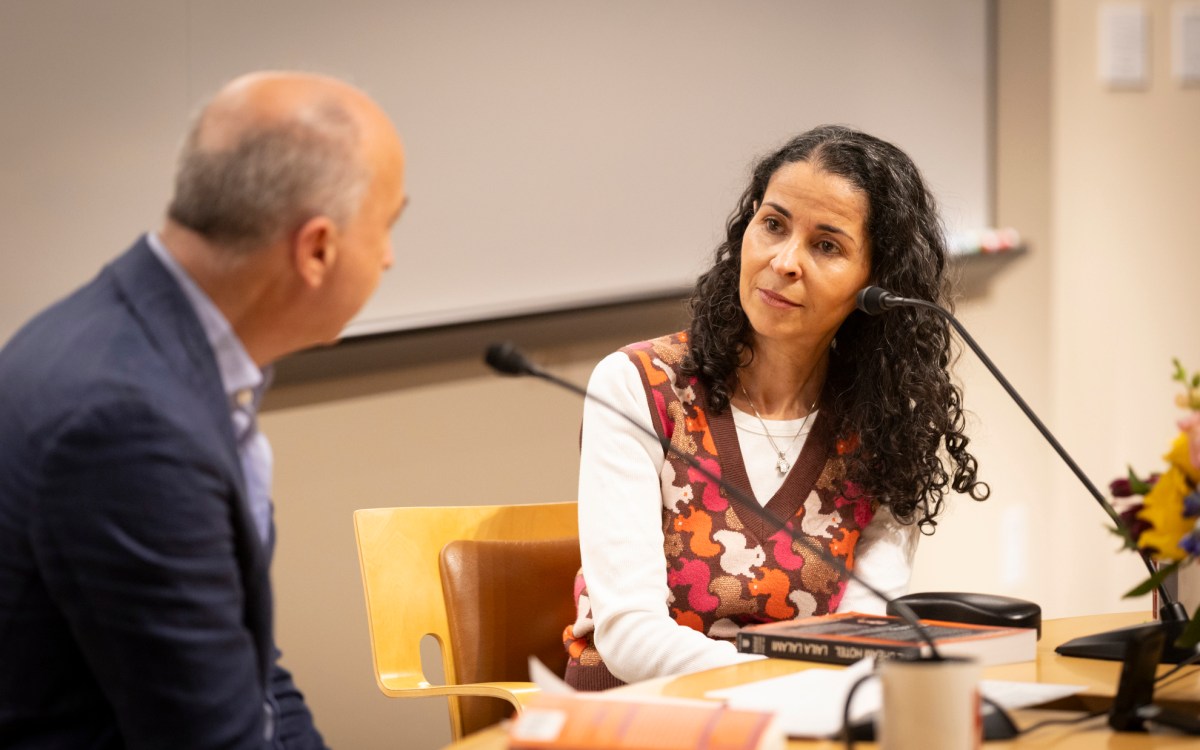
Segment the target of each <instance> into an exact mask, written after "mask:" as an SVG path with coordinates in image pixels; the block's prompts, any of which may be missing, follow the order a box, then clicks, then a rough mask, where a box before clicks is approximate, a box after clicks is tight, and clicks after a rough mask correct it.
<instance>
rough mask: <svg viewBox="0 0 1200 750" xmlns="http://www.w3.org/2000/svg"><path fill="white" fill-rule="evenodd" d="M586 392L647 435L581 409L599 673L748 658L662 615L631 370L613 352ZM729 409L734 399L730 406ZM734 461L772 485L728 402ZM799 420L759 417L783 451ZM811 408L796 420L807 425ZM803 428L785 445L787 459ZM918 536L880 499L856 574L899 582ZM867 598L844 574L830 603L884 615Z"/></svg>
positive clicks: (637, 389) (654, 448)
mask: <svg viewBox="0 0 1200 750" xmlns="http://www.w3.org/2000/svg"><path fill="white" fill-rule="evenodd" d="M588 392H589V393H590V394H593V395H595V396H597V397H599V398H600V399H603V400H604V401H606V402H608V403H609V404H611V405H613V406H614V407H616V408H617V409H618V410H620V411H621V413H623V414H627V415H629V416H630V417H632V418H633V419H634V420H635V421H636V422H637V423H638V424H640V425H642V426H643V427H645V429H646V430H648V431H649V433H650V434H645V433H643V432H642V431H640V430H637V429H635V428H634V427H633V426H632V425H630V424H629V423H628V422H627V421H626V420H625V419H623V418H622V417H620V416H618V415H616V414H613V413H612V412H611V411H609V410H608V409H606V408H604V407H603V406H600V405H598V404H596V403H595V402H593V401H591V400H589V401H587V402H586V403H585V405H584V411H583V414H584V416H583V434H582V445H581V453H580V470H579V543H580V551H581V554H582V559H583V573H584V579H585V580H586V581H587V589H588V595H589V597H590V602H589V603H590V605H591V610H592V618H593V621H594V627H595V635H594V643H595V645H596V649H597V650H598V651H599V652H600V655H601V656H602V657H603V658H604V662H605V664H606V666H607V667H608V669H609V671H610V672H612V673H613V675H614V676H616V677H617V678H619V679H621V680H623V681H625V682H636V681H638V680H645V679H650V678H652V677H660V676H664V675H672V674H683V673H686V672H693V671H697V670H701V669H709V668H713V667H720V666H725V665H728V664H733V663H735V662H739V661H745V660H748V659H753V658H758V657H753V656H748V655H745V654H739V653H738V652H737V650H736V649H735V647H734V646H733V644H732V643H728V642H726V641H719V640H714V639H712V638H709V637H708V636H706V635H704V634H703V633H700V632H698V631H696V630H693V629H692V628H689V627H685V626H682V625H679V624H677V623H676V622H675V620H674V619H672V618H671V616H670V614H669V613H668V610H667V606H666V602H667V598H668V587H667V569H666V564H665V561H664V557H663V532H662V494H661V492H662V491H661V484H660V479H659V473H660V471H661V470H662V466H663V462H664V460H665V459H664V456H663V449H662V446H661V445H660V444H659V443H658V441H657V440H655V439H654V438H653V437H651V435H653V434H654V426H653V423H652V421H651V417H650V411H649V408H648V407H647V404H646V393H645V390H644V388H643V386H642V382H641V377H640V375H639V374H638V371H637V368H636V366H635V365H634V364H633V363H632V362H631V361H630V360H629V358H628V357H627V356H626V355H625V354H623V353H621V352H616V353H614V354H611V355H609V356H608V357H606V358H605V359H604V360H602V361H601V362H600V363H599V364H598V365H597V366H596V369H595V371H594V372H593V373H592V377H591V380H590V381H589V383H588ZM731 408H732V407H731ZM733 418H734V424H735V426H736V428H737V434H738V442H739V443H740V445H741V448H742V459H743V462H744V463H745V466H746V473H747V474H748V476H749V478H750V484H751V488H752V489H753V491H754V496H755V498H757V499H759V502H761V503H765V502H766V501H767V500H769V499H770V498H771V496H772V495H774V494H775V492H776V491H777V490H778V489H779V487H780V486H781V485H782V483H783V480H784V477H783V476H781V475H780V474H779V473H778V471H777V470H776V468H775V463H776V460H777V459H778V454H776V453H775V451H774V449H773V448H772V447H771V445H770V442H769V441H768V439H767V437H766V435H765V434H763V429H762V424H761V423H759V421H758V419H757V418H756V417H755V416H754V415H752V414H746V413H744V412H741V411H740V410H738V409H736V408H734V409H733ZM802 421H803V420H799V419H798V420H787V421H768V422H767V426H768V427H769V428H770V430H771V434H772V435H786V436H788V437H782V438H781V437H776V438H775V442H776V443H777V444H779V445H780V446H781V447H782V446H783V444H784V443H785V442H787V441H789V440H791V437H790V436H791V435H795V434H796V432H797V430H798V429H799V428H800V426H801V422H802ZM813 421H815V416H814V417H812V418H811V419H810V420H809V422H808V424H806V425H805V426H804V432H805V433H807V431H808V429H809V428H810V427H811V425H812V422H813ZM804 438H805V436H804V435H801V436H800V437H799V438H798V439H796V441H795V442H794V443H793V444H792V445H791V448H790V449H789V450H788V453H787V456H788V460H789V461H790V462H791V463H793V464H795V462H796V459H797V457H798V456H799V455H800V451H801V449H802V448H803V445H804ZM919 537H920V533H919V532H918V531H917V528H916V526H915V525H908V526H905V525H901V524H899V523H898V522H897V521H896V520H895V518H894V517H893V516H892V514H891V513H890V512H889V511H888V510H887V509H886V508H885V507H881V508H880V509H879V511H878V512H877V513H876V514H875V516H874V518H873V519H872V520H871V522H870V524H868V525H867V527H866V528H865V529H863V533H862V536H861V537H860V538H859V541H858V545H857V547H856V548H855V559H856V564H855V572H856V573H857V574H858V575H860V576H862V577H863V578H864V579H866V580H867V581H869V582H870V583H871V585H872V586H875V587H876V588H878V589H880V590H881V591H883V592H884V593H885V594H887V595H888V596H889V597H895V596H900V595H903V594H904V593H906V592H907V590H908V583H909V578H910V577H911V573H912V560H913V555H914V553H915V551H916V545H917V540H918V539H919ZM883 609H884V605H883V603H882V602H880V601H879V600H877V599H876V598H875V597H874V595H873V594H871V593H870V592H869V591H867V590H866V589H865V588H864V587H862V586H861V585H859V584H858V583H856V582H854V581H850V582H849V584H848V585H847V587H846V592H845V595H844V596H843V597H842V601H841V604H840V606H839V611H859V612H872V613H881V612H883Z"/></svg>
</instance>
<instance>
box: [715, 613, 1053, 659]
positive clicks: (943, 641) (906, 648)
mask: <svg viewBox="0 0 1200 750" xmlns="http://www.w3.org/2000/svg"><path fill="white" fill-rule="evenodd" d="M920 622H921V625H922V626H923V627H924V629H925V631H926V632H927V633H928V634H929V636H930V637H931V638H933V641H934V643H936V644H937V650H938V653H940V654H941V655H942V656H972V657H975V658H976V659H978V660H979V661H980V663H981V664H983V665H984V666H987V665H991V664H1010V663H1013V662H1021V661H1032V660H1033V659H1034V657H1035V656H1036V652H1037V631H1036V630H1034V629H1032V628H1005V627H992V626H988V625H968V624H965V623H959V622H942V621H940V620H921V621H920ZM737 648H738V651H741V652H742V653H746V654H762V655H764V656H770V657H773V658H777V659H800V660H802V661H815V662H824V663H826V664H853V663H854V662H856V661H858V660H859V659H868V658H874V659H895V658H916V657H919V656H927V655H929V644H928V643H926V642H925V639H924V638H922V637H921V634H920V633H918V632H917V631H916V630H915V629H914V628H913V627H912V626H911V625H909V624H908V623H906V622H904V620H902V619H901V618H899V617H892V616H887V615H865V614H862V613H860V612H839V613H838V614H833V615H821V616H818V617H807V618H804V619H801V620H788V621H783V622H772V623H765V624H762V625H750V626H748V627H745V628H743V629H742V631H741V632H740V633H738V637H737Z"/></svg>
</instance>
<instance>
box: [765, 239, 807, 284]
mask: <svg viewBox="0 0 1200 750" xmlns="http://www.w3.org/2000/svg"><path fill="white" fill-rule="evenodd" d="M801 249H802V248H801V246H800V242H799V241H798V240H794V239H793V240H788V241H787V242H786V243H784V244H783V245H781V246H780V247H779V252H777V253H775V257H773V258H771V270H772V271H774V272H775V273H777V274H779V275H780V276H790V277H794V276H799V275H800V272H801V267H800V266H801V258H802V255H801Z"/></svg>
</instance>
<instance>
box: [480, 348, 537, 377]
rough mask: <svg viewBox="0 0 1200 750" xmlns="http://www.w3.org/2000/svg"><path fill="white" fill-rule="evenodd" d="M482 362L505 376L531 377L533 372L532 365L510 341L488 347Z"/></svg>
mask: <svg viewBox="0 0 1200 750" xmlns="http://www.w3.org/2000/svg"><path fill="white" fill-rule="evenodd" d="M483 361H484V362H486V363H487V365H488V367H491V368H492V369H493V370H495V371H496V372H499V373H503V374H505V375H532V374H533V371H534V370H533V365H532V364H530V362H529V360H528V359H526V357H525V355H524V354H522V353H521V350H520V349H518V348H517V346H516V344H514V343H513V342H511V341H501V342H499V343H495V344H491V345H490V346H488V348H487V353H486V354H484V357H483Z"/></svg>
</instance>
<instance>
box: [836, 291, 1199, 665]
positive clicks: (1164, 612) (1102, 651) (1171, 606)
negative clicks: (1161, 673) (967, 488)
mask: <svg viewBox="0 0 1200 750" xmlns="http://www.w3.org/2000/svg"><path fill="white" fill-rule="evenodd" d="M856 301H857V303H858V309H859V310H862V311H863V312H864V313H866V314H867V315H879V314H881V313H884V312H887V311H888V310H892V309H895V308H897V307H917V308H921V309H924V310H932V311H933V312H935V313H937V314H938V315H940V316H941V317H943V318H945V319H946V320H947V321H949V323H950V325H952V326H954V330H956V331H958V335H959V336H960V337H961V338H962V340H963V341H965V342H966V344H967V346H969V347H971V351H973V352H975V356H977V357H979V360H980V361H981V362H983V364H984V366H985V367H987V369H988V372H990V373H992V376H993V377H994V378H996V380H997V381H998V382H999V383H1000V385H1001V386H1003V387H1004V390H1005V392H1007V393H1008V395H1009V396H1010V397H1011V398H1012V400H1013V401H1015V402H1016V403H1017V406H1019V407H1021V411H1023V412H1024V413H1025V416H1026V417H1027V418H1028V419H1029V421H1030V422H1032V423H1033V426H1034V427H1036V428H1037V430H1038V432H1040V433H1041V434H1042V437H1043V438H1045V439H1046V442H1048V443H1050V446H1051V447H1052V448H1054V451H1055V452H1056V453H1058V456H1059V458H1061V459H1062V460H1063V462H1064V463H1066V465H1067V466H1068V467H1069V468H1070V469H1071V471H1072V472H1073V473H1074V474H1075V476H1076V478H1077V479H1079V481H1080V482H1081V483H1082V484H1083V486H1084V487H1085V488H1087V491H1088V492H1089V493H1090V494H1091V495H1092V497H1093V498H1095V500H1096V502H1097V503H1099V504H1100V507H1101V508H1102V509H1104V512H1105V513H1107V514H1108V517H1109V518H1111V519H1112V521H1113V523H1115V524H1116V525H1117V531H1118V532H1120V533H1121V534H1122V535H1123V536H1124V537H1125V539H1126V540H1127V541H1129V543H1130V546H1132V543H1133V539H1132V538H1131V537H1130V536H1129V531H1128V529H1127V528H1126V527H1125V524H1124V523H1123V522H1122V521H1121V516H1120V515H1119V514H1118V513H1117V511H1116V509H1115V508H1113V507H1112V504H1111V503H1109V502H1108V500H1107V499H1105V497H1104V494H1103V493H1102V492H1100V490H1099V489H1097V488H1096V485H1095V484H1093V483H1092V480H1091V479H1089V478H1088V476H1087V474H1084V473H1083V469H1081V468H1079V464H1077V463H1075V459H1073V458H1071V455H1070V454H1069V453H1067V449H1066V448H1064V447H1063V446H1062V443H1060V442H1058V438H1056V437H1054V435H1053V434H1052V433H1051V432H1050V429H1049V428H1048V427H1046V425H1045V424H1044V423H1043V422H1042V420H1041V419H1039V418H1038V415H1037V414H1035V413H1034V412H1033V409H1031V408H1029V404H1027V403H1025V399H1023V398H1021V394H1019V393H1017V390H1016V389H1015V388H1013V386H1012V384H1011V383H1009V382H1008V378H1006V377H1004V374H1003V373H1001V372H1000V369H999V368H998V367H996V365H995V364H994V363H993V362H992V359H991V357H989V356H988V355H987V354H986V353H984V351H983V349H982V348H981V347H980V346H979V344H977V343H976V342H975V339H974V338H972V337H971V334H969V333H967V329H966V328H964V327H963V325H962V323H959V322H958V319H957V318H955V317H954V316H953V315H952V314H950V311H949V310H945V309H943V308H941V307H939V306H938V305H935V304H933V303H932V302H926V301H925V300H922V299H911V298H908V297H901V296H899V295H896V294H892V293H891V292H889V291H887V290H886V289H882V288H880V287H877V286H869V287H867V288H865V289H863V290H861V291H859V293H858V296H857V298H856ZM1137 552H1138V555H1139V557H1141V558H1142V562H1143V563H1144V564H1145V566H1146V569H1147V570H1148V571H1150V575H1154V574H1155V573H1156V572H1157V571H1156V570H1155V568H1154V563H1153V561H1151V559H1150V556H1149V555H1148V554H1146V552H1145V551H1143V550H1140V549H1139V550H1137ZM1158 596H1159V601H1160V603H1161V606H1160V607H1159V612H1158V617H1159V622H1158V623H1152V624H1150V625H1137V626H1134V627H1132V628H1121V629H1119V630H1113V631H1109V632H1108V633H1100V634H1098V635H1092V636H1084V637H1081V638H1075V639H1073V640H1070V641H1067V642H1066V643H1064V644H1062V645H1061V646H1059V647H1058V648H1056V649H1054V650H1055V651H1057V652H1058V653H1060V654H1062V655H1064V656H1081V657H1084V658H1088V659H1107V660H1109V661H1122V660H1124V658H1125V649H1126V645H1127V644H1128V642H1129V641H1130V640H1133V639H1134V638H1136V637H1137V636H1139V635H1142V634H1144V633H1145V631H1146V629H1147V628H1150V629H1153V628H1157V627H1161V628H1163V629H1164V630H1166V631H1167V636H1168V638H1167V646H1166V648H1164V649H1163V655H1162V659H1161V661H1163V662H1169V663H1171V664H1178V663H1179V662H1180V661H1183V660H1184V659H1188V658H1191V657H1192V656H1194V655H1195V654H1196V651H1195V650H1194V649H1181V648H1178V647H1176V646H1175V645H1174V642H1175V639H1176V638H1178V637H1179V636H1180V635H1181V634H1182V633H1183V628H1184V626H1185V625H1186V624H1187V622H1188V620H1189V617H1188V613H1187V608H1186V607H1184V606H1183V604H1182V603H1180V602H1177V601H1175V599H1174V597H1172V596H1171V595H1170V593H1169V592H1168V591H1167V589H1166V587H1165V586H1164V585H1163V584H1161V583H1160V584H1159V585H1158Z"/></svg>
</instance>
